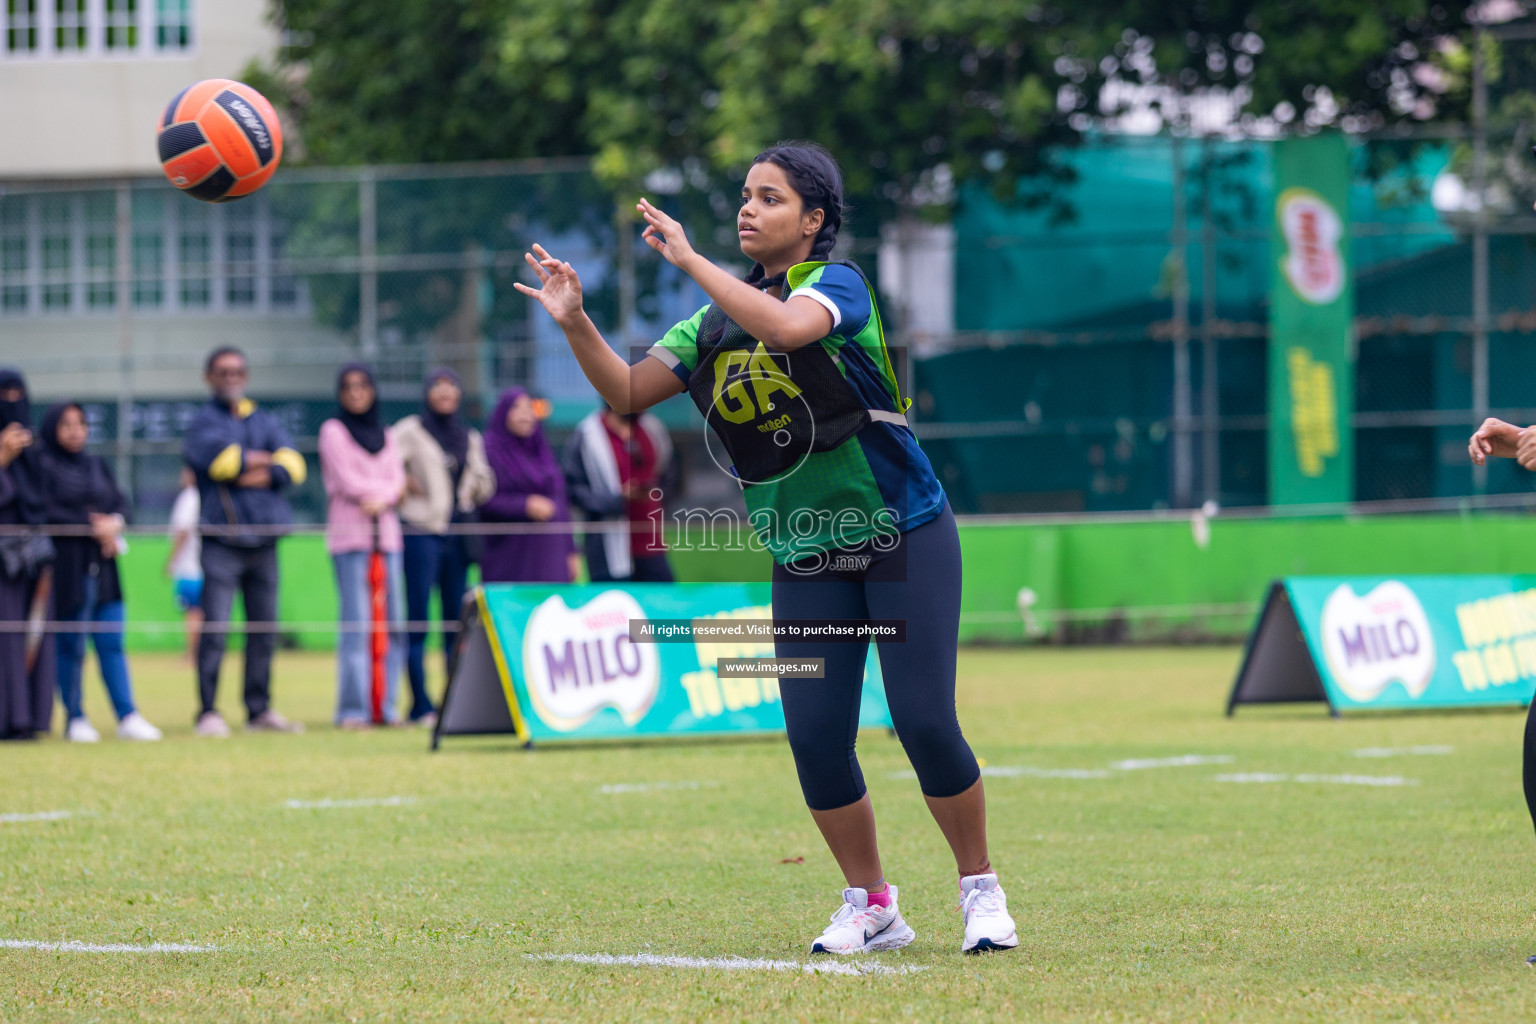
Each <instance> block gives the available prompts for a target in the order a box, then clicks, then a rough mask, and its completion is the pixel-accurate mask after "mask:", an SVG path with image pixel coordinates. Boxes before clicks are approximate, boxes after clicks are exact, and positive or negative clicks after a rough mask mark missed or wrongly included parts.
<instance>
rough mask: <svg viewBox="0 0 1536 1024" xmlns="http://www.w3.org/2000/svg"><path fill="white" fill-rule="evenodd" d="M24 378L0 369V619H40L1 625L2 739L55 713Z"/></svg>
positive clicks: (48, 556)
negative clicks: (27, 626) (21, 625)
mask: <svg viewBox="0 0 1536 1024" xmlns="http://www.w3.org/2000/svg"><path fill="white" fill-rule="evenodd" d="M34 456H35V449H34V438H33V435H32V407H31V404H30V402H29V401H28V398H27V382H26V379H25V378H23V377H22V375H21V373H20V372H18V371H17V370H14V369H11V368H9V367H7V368H4V369H0V529H3V530H4V531H5V532H4V533H0V622H5V623H8V624H13V627H14V624H17V623H23V622H28V623H31V622H36V623H38V631H37V632H36V633H33V632H32V631H31V630H30V629H29V630H28V631H26V632H22V631H20V630H16V629H14V628H11V629H6V630H3V631H0V740H30V739H35V738H36V737H37V735H38V734H39V733H46V732H47V731H48V728H49V724H50V722H49V720H50V719H51V718H52V717H53V686H54V679H55V673H54V651H55V648H54V645H53V644H52V643H46V642H44V641H46V639H47V637H46V636H45V635H44V634H43V633H42V632H41V628H42V627H41V624H42V623H44V622H47V621H48V620H50V619H52V618H53V601H52V596H51V595H52V588H53V565H52V562H53V558H54V547H53V544H52V543H51V542H50V541H49V539H48V537H47V536H46V535H44V534H43V533H42V532H41V530H36V529H34V530H28V529H26V528H27V527H41V526H42V525H43V521H44V512H43V508H44V504H43V492H42V483H41V481H40V479H39V474H38V471H37V464H36V460H35V457H34Z"/></svg>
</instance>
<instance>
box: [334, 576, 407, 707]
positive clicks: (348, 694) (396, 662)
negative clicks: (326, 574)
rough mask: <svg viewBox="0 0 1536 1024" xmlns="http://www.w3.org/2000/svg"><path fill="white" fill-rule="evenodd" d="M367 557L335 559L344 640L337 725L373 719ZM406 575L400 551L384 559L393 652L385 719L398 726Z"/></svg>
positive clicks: (339, 646)
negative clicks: (396, 706)
mask: <svg viewBox="0 0 1536 1024" xmlns="http://www.w3.org/2000/svg"><path fill="white" fill-rule="evenodd" d="M370 557H371V556H370V555H369V553H368V552H367V551H345V552H342V553H340V554H335V555H332V556H331V560H332V561H333V562H334V563H335V565H336V590H337V593H338V594H339V595H340V597H341V626H342V629H341V634H340V635H339V636H338V637H337V638H336V722H337V724H340V723H342V722H359V721H361V722H366V721H370V720H371V719H372V717H373V699H372V696H371V695H372V693H373V634H372V633H371V632H370V631H369V629H368V627H369V626H370V625H371V624H372V622H373V602H372V594H371V592H370V590H369V588H368V559H369V558H370ZM402 576H403V573H402V572H401V557H400V553H399V552H398V551H396V552H392V553H389V554H386V555H385V556H384V593H385V597H386V599H387V600H386V602H385V603H386V615H387V617H388V621H389V652H388V653H387V654H386V655H385V657H384V719H385V721H388V722H395V721H398V720H399V717H400V713H399V712H398V711H396V710H395V703H396V701H397V700H398V698H399V694H400V671H401V669H402V668H403V667H404V665H403V664H402V663H403V662H404V661H405V633H404V629H403V620H402V619H401V618H400V611H401V608H400V606H401V605H402V604H403V603H404V602H403V601H402V600H401V593H400V592H401V589H402V585H401V584H402V579H401V577H402Z"/></svg>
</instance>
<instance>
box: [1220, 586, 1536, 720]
mask: <svg viewBox="0 0 1536 1024" xmlns="http://www.w3.org/2000/svg"><path fill="white" fill-rule="evenodd" d="M1533 690H1536V576H1395V577H1385V576H1303V577H1291V578H1288V579H1286V580H1284V581H1282V582H1280V583H1277V584H1275V585H1274V587H1273V588H1272V589H1271V591H1270V598H1269V600H1268V602H1266V604H1265V608H1264V611H1263V613H1262V615H1261V616H1260V620H1259V626H1258V628H1257V629H1256V630H1255V632H1254V636H1253V638H1252V639H1251V640H1250V641H1249V647H1248V654H1247V657H1246V658H1245V659H1244V663H1243V668H1242V670H1241V671H1240V672H1239V674H1238V679H1237V685H1236V686H1235V687H1234V690H1233V695H1232V702H1231V703H1232V704H1233V705H1235V704H1252V703H1271V702H1277V701H1289V700H1326V701H1327V702H1328V703H1329V705H1330V706H1331V707H1332V708H1333V710H1334V711H1336V712H1338V711H1363V710H1386V709H1396V710H1401V709H1407V708H1452V707H1469V706H1489V705H1508V706H1523V705H1526V704H1529V703H1530V701H1531V694H1532V691H1533ZM1229 711H1230V705H1229Z"/></svg>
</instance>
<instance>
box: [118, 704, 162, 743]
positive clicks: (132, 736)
mask: <svg viewBox="0 0 1536 1024" xmlns="http://www.w3.org/2000/svg"><path fill="white" fill-rule="evenodd" d="M117 738H118V739H120V740H137V741H139V742H141V743H153V742H154V741H155V740H158V739H160V730H159V729H156V728H155V727H154V726H152V725H150V724H149V719H147V718H145V717H144V716H143V715H141V714H139V713H138V712H137V711H135V712H133V713H131V714H128V715H125V716H124V717H123V720H122V721H121V722H118V723H117Z"/></svg>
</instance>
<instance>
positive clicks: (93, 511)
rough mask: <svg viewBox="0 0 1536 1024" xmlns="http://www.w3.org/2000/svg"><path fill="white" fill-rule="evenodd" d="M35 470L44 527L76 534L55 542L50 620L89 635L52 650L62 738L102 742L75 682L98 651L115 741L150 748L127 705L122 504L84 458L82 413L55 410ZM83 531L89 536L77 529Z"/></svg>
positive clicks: (148, 731)
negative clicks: (91, 651) (89, 652)
mask: <svg viewBox="0 0 1536 1024" xmlns="http://www.w3.org/2000/svg"><path fill="white" fill-rule="evenodd" d="M39 434H40V435H41V441H42V446H41V450H40V451H39V453H38V468H39V469H40V470H41V473H40V476H41V479H42V481H43V499H44V515H45V517H46V519H47V522H48V524H49V525H50V526H63V527H75V528H76V529H75V531H73V532H61V533H59V534H56V535H55V536H54V538H53V545H54V548H55V550H56V551H57V553H58V554H57V557H56V558H55V560H54V564H53V594H54V609H55V614H56V616H57V618H58V619H59V621H60V622H61V623H80V624H81V625H86V626H89V627H91V628H90V631H89V632H88V633H87V632H70V631H68V630H66V629H61V630H60V631H59V633H58V634H57V635H56V636H55V637H54V641H55V643H56V644H57V647H58V655H57V656H58V679H59V696H60V698H61V699H62V700H63V702H64V710H65V712H66V714H67V716H68V717H67V720H66V723H65V727H64V738H65V739H67V740H69V741H70V742H72V743H95V742H97V741H99V740H100V739H101V735H100V734H99V733H98V732H97V731H96V728H95V726H93V725H91V721H90V719H88V718H86V717H85V710H84V708H83V706H82V700H81V697H82V694H81V679H82V676H83V675H84V670H85V648H86V643H87V641H88V640H89V642H90V643H91V644H92V645H93V646H94V647H95V648H96V663H97V665H98V666H99V667H100V669H101V679H102V682H103V683H105V684H106V687H107V696H108V697H110V698H111V700H112V711H113V713H114V714H116V715H117V735H118V738H119V739H125V740H140V741H153V740H158V739H159V738H160V730H159V729H156V728H155V727H154V726H153V725H151V724H150V723H149V722H148V721H147V720H146V719H145V718H144V716H143V715H141V714H139V712H138V709H137V707H135V705H134V702H133V680H132V678H131V677H130V675H129V672H128V657H127V655H126V654H125V653H124V651H123V621H124V618H125V617H126V616H125V605H124V602H123V585H122V580H121V578H120V576H119V575H118V570H117V556H118V555H120V554H122V553H124V552H125V551H127V550H128V547H127V544H126V543H125V542H124V541H123V527H124V526H125V525H126V524H127V514H128V499H127V498H125V497H124V496H123V492H122V491H120V490H119V489H118V486H117V481H116V480H115V479H113V477H112V470H111V468H110V467H109V466H108V465H107V464H106V461H105V460H103V459H102V458H101V457H100V456H97V455H92V454H91V453H90V452H87V451H86V450H85V446H86V444H87V443H89V441H90V437H91V431H90V427H89V426H88V425H87V424H86V422H85V410H84V409H82V408H81V407H80V406H78V405H76V404H74V403H73V402H69V403H65V404H63V405H55V406H53V407H52V408H51V409H49V410H48V412H47V413H45V414H44V416H43V423H42V426H41V428H40V429H39ZM86 528H88V529H89V531H90V532H89V533H85V532H83V529H86Z"/></svg>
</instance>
